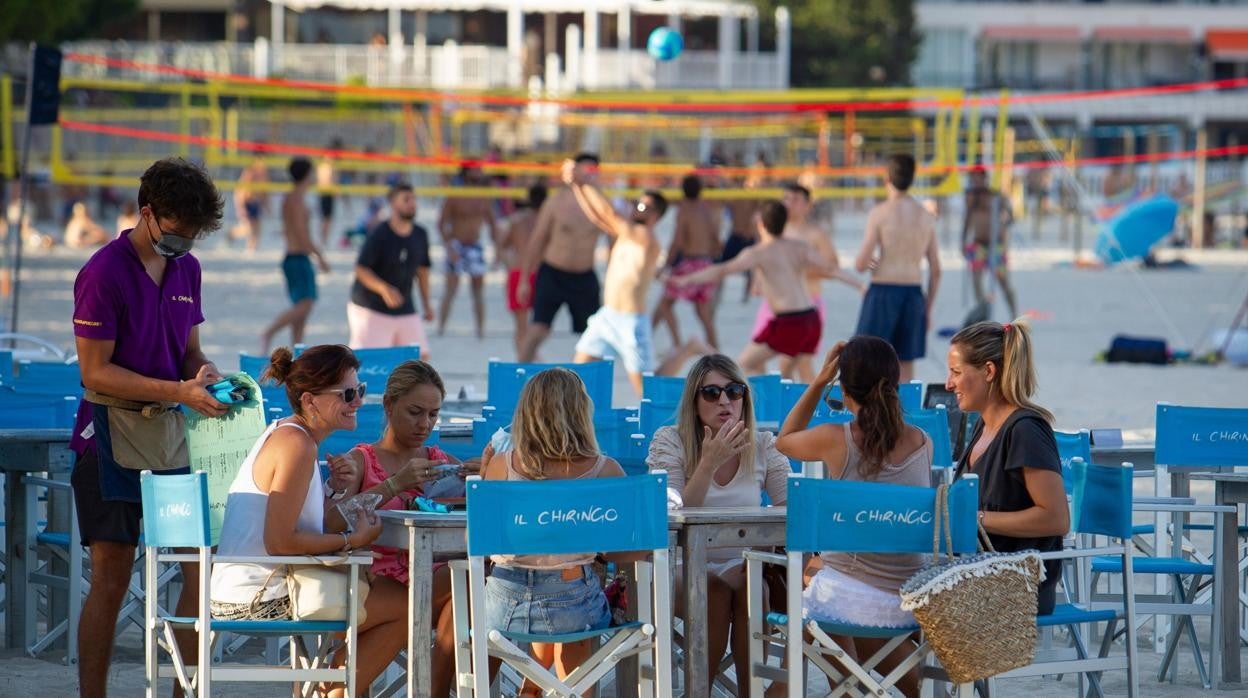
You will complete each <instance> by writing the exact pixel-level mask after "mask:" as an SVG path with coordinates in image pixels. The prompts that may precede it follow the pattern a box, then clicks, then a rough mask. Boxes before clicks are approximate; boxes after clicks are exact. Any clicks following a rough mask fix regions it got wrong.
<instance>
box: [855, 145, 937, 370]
mask: <svg viewBox="0 0 1248 698" xmlns="http://www.w3.org/2000/svg"><path fill="white" fill-rule="evenodd" d="M914 169H915V165H914V158H913V157H911V156H909V155H904V154H902V155H890V156H889V158H888V178H887V182H886V185H887V187H888V200H887V201H885V202H884V203H882V204H878V205H876V206H875V208H872V209H871V212H870V213H868V214H867V232H866V237H865V238H864V239H863V241H862V249H860V250H859V251H858V258H857V259H855V260H854V268H855V269H857V270H858V271H860V272H862V271H866V270H868V269H870V270H871V286H870V287H869V288H868V289H867V293H866V296H865V297H863V299H862V311H861V313H859V315H858V330H857V332H855V334H865V335H872V336H875V337H879V338H881V339H883V340H885V341H887V342H888V343H889V344H891V345H893V349H894V350H896V352H897V358H898V359H900V360H901V382H902V383H907V382H909V381H910V380H911V379H912V378H914V360H915V359H921V358H923V355H924V353H926V350H927V328H928V326H929V325H930V324H931V319H932V306H933V305H934V304H935V302H936V291H937V289H938V288H939V287H940V249H939V246H938V245H937V242H936V219H935V218H933V217H932V214H930V213H928V212H927V210H926V209H924V208H923V206H922V205H921V204H920V203H919V202H917V201H915V200H914V199H913V198H911V196H910V195H909V194H908V193H906V190H908V189H909V188H910V184H911V183H913V182H914ZM924 258H926V259H927V295H926V297H925V296H924V294H923V287H922V286H921V285H920V282H921V277H922V268H921V267H922V263H923V259H924Z"/></svg>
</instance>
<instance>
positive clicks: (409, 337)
mask: <svg viewBox="0 0 1248 698" xmlns="http://www.w3.org/2000/svg"><path fill="white" fill-rule="evenodd" d="M347 327H348V329H349V330H350V333H351V338H350V339H349V340H347V345H348V346H350V347H351V348H352V349H384V348H386V347H401V346H406V345H408V344H415V345H417V346H419V347H420V357H421V358H422V359H423V358H426V357H428V356H429V342H428V340H426V339H425V324H424V323H423V322H421V321H420V315H418V314H416V313H411V314H410V315H387V314H385V313H379V312H377V311H375V310H369V309H368V308H365V307H364V306H362V305H356V304H355V303H347Z"/></svg>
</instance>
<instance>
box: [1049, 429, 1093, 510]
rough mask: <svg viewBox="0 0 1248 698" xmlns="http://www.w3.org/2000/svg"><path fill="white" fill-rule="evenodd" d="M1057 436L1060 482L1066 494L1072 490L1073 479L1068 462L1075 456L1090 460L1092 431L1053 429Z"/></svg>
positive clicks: (1088, 461)
mask: <svg viewBox="0 0 1248 698" xmlns="http://www.w3.org/2000/svg"><path fill="white" fill-rule="evenodd" d="M1053 436H1054V437H1056V438H1057V455H1058V457H1059V458H1061V459H1062V483H1063V484H1064V485H1065V486H1066V494H1071V493H1072V492H1074V489H1073V487H1074V481H1073V480H1072V479H1071V473H1070V464H1071V462H1072V461H1073V460H1074V459H1076V458H1082V459H1083V462H1084V463H1091V462H1092V432H1090V431H1088V430H1087V429H1080V430H1079V431H1054V432H1053Z"/></svg>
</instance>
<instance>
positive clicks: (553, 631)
mask: <svg viewBox="0 0 1248 698" xmlns="http://www.w3.org/2000/svg"><path fill="white" fill-rule="evenodd" d="M563 572H564V571H563V570H535V569H526V568H523V567H504V566H502V565H494V571H493V572H491V573H490V577H489V579H487V580H486V582H485V617H486V622H487V624H488V625H489V627H491V628H493V629H495V630H500V631H503V632H512V633H528V634H531V635H560V634H563V633H576V632H581V631H584V630H597V629H600V628H606V627H607V626H608V625H610V624H611V609H610V608H608V607H607V596H606V594H604V593H603V591H602V582H601V581H599V579H598V575H596V574H594V571H593V568H592V567H591V566H589V565H584V566H582V567H581V569H580V573H581V575H580V578H579V579H573V580H565V579H563Z"/></svg>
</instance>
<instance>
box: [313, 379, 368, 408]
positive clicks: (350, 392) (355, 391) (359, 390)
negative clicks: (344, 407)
mask: <svg viewBox="0 0 1248 698" xmlns="http://www.w3.org/2000/svg"><path fill="white" fill-rule="evenodd" d="M325 393H338V394H340V395H342V401H343V402H345V403H347V404H350V403H352V402H355V398H356V397H357V396H358V397H359V398H360V399H361V400H363V399H364V395H365V394H367V393H368V383H360V384H359V385H357V386H355V387H354V388H334V389H332V390H322V391H321V392H319V393H317V395H324V394H325Z"/></svg>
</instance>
